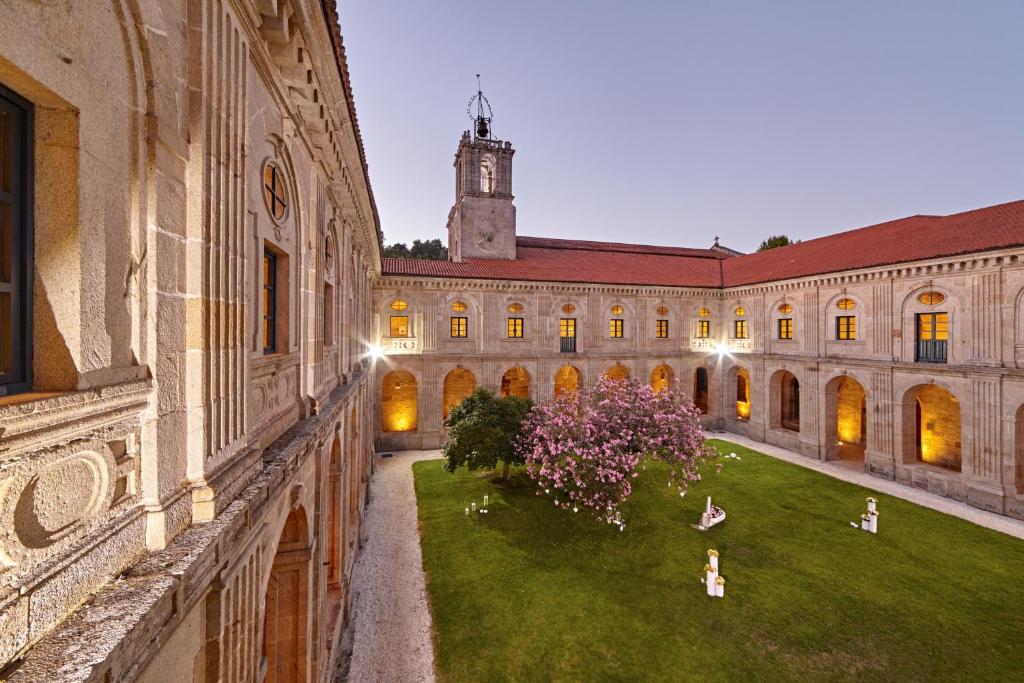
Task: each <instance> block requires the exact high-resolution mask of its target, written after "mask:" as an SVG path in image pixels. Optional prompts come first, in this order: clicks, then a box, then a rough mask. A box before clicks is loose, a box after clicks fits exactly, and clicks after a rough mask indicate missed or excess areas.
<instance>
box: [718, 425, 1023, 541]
mask: <svg viewBox="0 0 1024 683" xmlns="http://www.w3.org/2000/svg"><path fill="white" fill-rule="evenodd" d="M705 436H706V437H707V438H709V439H723V440H725V441H732V442H733V443H737V444H739V445H741V446H746V447H747V448H751V449H753V450H755V451H760V452H761V453H765V454H767V455H770V456H772V457H773V458H778V459H779V460H785V461H786V462H791V463H793V464H795V465H800V466H801V467H806V468H807V469H811V470H815V471H817V472H821V473H822V474H827V475H828V476H830V477H835V478H836V479H842V480H843V481H848V482H850V483H853V484H858V485H860V486H863V487H865V488H869V489H874V490H875V491H880V492H882V493H885V494H887V495H890V496H894V497H896V498H902V499H903V500H909V501H910V502H911V503H917V504H918V505H921V506H923V507H926V508H931V509H932V510H938V511H939V512H944V513H946V514H947V515H953V516H954V517H959V518H960V519H966V520H967V521H968V522H974V523H975V524H977V525H978V526H983V527H988V528H989V529H995V530H996V531H1001V532H1003V533H1004V534H1009V535H1010V536H1015V537H1017V538H1024V521H1020V520H1017V519H1012V518H1010V517H1004V516H1003V515H997V514H995V513H992V512H987V511H985V510H979V509H978V508H976V507H971V506H970V505H968V504H967V503H961V502H960V501H957V500H952V499H951V498H943V497H942V496H938V495H936V494H934V493H928V492H927V491H922V490H921V489H915V488H913V487H911V486H906V485H904V484H898V483H896V482H895V481H889V480H888V479H881V478H879V477H875V476H872V475H870V474H868V473H867V472H865V471H863V470H861V469H859V468H857V469H852V468H850V467H849V465H848V464H846V463H843V462H842V461H840V460H832V461H827V460H815V459H814V458H810V457H808V456H806V455H800V454H799V453H796V452H794V451H791V450H787V449H785V448H779V447H778V446H771V445H769V444H766V443H761V442H760V441H754V440H753V439H748V438H747V437H745V436H740V435H739V434H733V433H732V432H705Z"/></svg>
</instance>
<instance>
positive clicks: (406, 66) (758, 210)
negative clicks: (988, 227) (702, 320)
mask: <svg viewBox="0 0 1024 683" xmlns="http://www.w3.org/2000/svg"><path fill="white" fill-rule="evenodd" d="M338 10H339V15H340V18H341V27H342V34H343V35H344V38H345V44H346V52H347V55H348V60H349V68H350V71H351V74H352V84H353V89H354V92H355V98H356V106H357V109H358V114H359V121H360V126H361V128H362V132H363V138H364V141H365V145H366V152H367V156H368V162H369V166H370V180H371V182H372V184H373V188H374V193H375V195H376V199H377V204H378V207H379V210H380V216H381V223H382V228H383V230H384V236H385V239H386V241H388V242H394V241H411V240H412V239H415V238H433V237H440V238H442V240H444V241H446V240H447V237H446V235H445V221H446V219H447V216H448V210H449V209H450V208H451V205H452V201H453V195H454V171H453V169H452V159H453V155H454V153H455V148H456V145H457V142H458V139H459V135H460V133H461V131H462V130H464V129H466V128H468V127H469V123H470V122H469V120H468V119H467V117H466V111H465V110H466V102H467V100H468V99H469V97H470V96H471V95H472V94H473V93H474V91H475V90H476V79H475V76H474V74H476V73H478V72H479V73H481V74H482V75H483V76H482V77H483V86H484V92H485V94H486V95H487V97H488V98H489V99H490V101H491V104H492V105H493V107H494V114H495V120H494V130H495V134H496V135H498V136H499V137H501V138H503V139H507V140H511V141H512V144H513V145H514V147H515V148H516V157H515V166H514V171H513V191H514V193H515V195H516V200H515V204H516V208H517V220H518V232H519V234H520V235H540V236H547V237H567V238H581V239H599V240H617V241H629V242H643V243H650V244H671V245H681V246H706V245H708V244H710V243H711V241H712V239H713V238H714V236H715V235H720V236H721V238H722V243H723V244H726V245H729V246H732V247H735V248H737V249H741V250H744V251H749V250H753V249H755V248H756V247H757V244H758V243H759V242H760V241H761V239H763V238H764V237H765V236H767V235H769V234H774V233H779V232H783V233H787V234H789V235H790V236H791V237H794V238H802V239H807V238H811V237H816V236H820V235H824V234H828V233H831V232H836V231H839V230H843V229H848V228H854V227H860V226H863V225H869V224H872V223H876V222H880V221H883V220H888V219H891V218H898V217H901V216H905V215H911V214H916V213H929V214H942V213H952V212H956V211H961V210H966V209H971V208H977V207H980V206H986V205H990V204H996V203H1000V202H1005V201H1010V200H1013V199H1020V198H1024V39H1022V38H1021V34H1020V29H1021V27H1022V26H1024V2H1022V1H1020V0H1014V1H1012V2H998V1H995V0H985V1H984V2H969V1H967V0H963V1H962V2H943V1H941V0H930V1H915V2H909V1H907V2H904V1H900V0H886V1H878V0H859V1H858V2H821V1H820V0H819V1H815V2H811V1H807V2H786V1H782V0H778V1H772V2H739V1H736V2H728V1H722V2H709V1H707V0H702V1H701V2H682V1H678V2H672V1H667V0H665V1H654V0H650V1H645V0H633V1H632V2H624V1H621V0H620V1H619V2H605V1H603V0H590V1H583V0H579V1H569V0H547V1H535V0H516V1H515V2H496V1H494V0H491V1H489V2H464V1H462V0H458V1H456V0H419V1H413V0H348V1H346V2H341V3H340V4H339V8H338Z"/></svg>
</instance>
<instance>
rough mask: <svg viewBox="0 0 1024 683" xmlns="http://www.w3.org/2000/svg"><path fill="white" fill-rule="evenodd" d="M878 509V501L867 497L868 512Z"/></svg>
mask: <svg viewBox="0 0 1024 683" xmlns="http://www.w3.org/2000/svg"><path fill="white" fill-rule="evenodd" d="M877 509H878V501H877V500H875V499H874V498H868V512H874V511H876V510H877Z"/></svg>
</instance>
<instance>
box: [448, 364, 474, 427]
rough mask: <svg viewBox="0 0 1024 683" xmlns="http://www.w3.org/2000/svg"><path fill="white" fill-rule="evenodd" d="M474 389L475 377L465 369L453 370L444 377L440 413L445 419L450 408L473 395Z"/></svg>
mask: <svg viewBox="0 0 1024 683" xmlns="http://www.w3.org/2000/svg"><path fill="white" fill-rule="evenodd" d="M474 389H476V376H475V375H473V373H472V372H470V371H469V370H467V369H465V368H455V369H454V370H452V371H451V372H449V373H448V374H447V375H445V376H444V389H443V392H444V393H443V396H442V398H443V401H442V403H443V406H442V412H443V416H444V418H445V419H448V413H450V412H451V411H452V408H454V407H455V406H457V405H459V404H460V403H462V400H463V399H464V398H466V397H467V396H469V395H470V394H472V393H473V390H474Z"/></svg>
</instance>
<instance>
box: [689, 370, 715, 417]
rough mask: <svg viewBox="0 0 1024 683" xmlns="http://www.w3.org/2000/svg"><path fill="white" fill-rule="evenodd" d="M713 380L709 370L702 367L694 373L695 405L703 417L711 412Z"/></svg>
mask: <svg viewBox="0 0 1024 683" xmlns="http://www.w3.org/2000/svg"><path fill="white" fill-rule="evenodd" d="M710 396H711V378H710V377H709V376H708V369H707V368H705V367H703V366H701V367H699V368H697V369H696V370H694V371H693V404H694V405H695V406H697V410H699V411H700V412H701V414H702V415H707V414H708V413H709V412H710V405H711V403H710V400H709V399H710Z"/></svg>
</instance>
